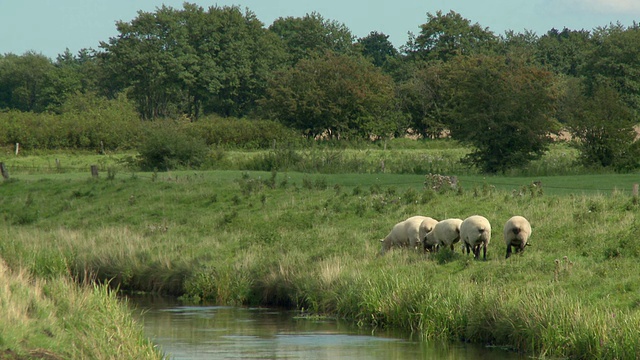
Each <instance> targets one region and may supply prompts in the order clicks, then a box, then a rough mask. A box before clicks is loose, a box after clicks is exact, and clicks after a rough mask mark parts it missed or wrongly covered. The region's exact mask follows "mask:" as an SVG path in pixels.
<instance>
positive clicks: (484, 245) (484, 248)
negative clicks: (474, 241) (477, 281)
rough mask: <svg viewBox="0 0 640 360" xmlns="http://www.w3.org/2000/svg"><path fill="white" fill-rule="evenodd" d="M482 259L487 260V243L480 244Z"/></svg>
mask: <svg viewBox="0 0 640 360" xmlns="http://www.w3.org/2000/svg"><path fill="white" fill-rule="evenodd" d="M479 252H480V251H478V253H479ZM482 260H484V261H487V244H482Z"/></svg>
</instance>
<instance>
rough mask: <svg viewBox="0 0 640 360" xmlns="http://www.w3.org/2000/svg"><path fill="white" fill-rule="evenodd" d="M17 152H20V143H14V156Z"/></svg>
mask: <svg viewBox="0 0 640 360" xmlns="http://www.w3.org/2000/svg"><path fill="white" fill-rule="evenodd" d="M19 152H20V143H16V156H18V153H19Z"/></svg>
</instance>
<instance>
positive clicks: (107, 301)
mask: <svg viewBox="0 0 640 360" xmlns="http://www.w3.org/2000/svg"><path fill="white" fill-rule="evenodd" d="M0 323H1V324H3V326H2V327H0V346H1V348H2V351H0V359H15V360H18V359H49V360H55V359H161V358H162V356H161V354H160V352H159V351H158V350H157V349H156V348H155V347H154V345H153V344H152V343H151V342H150V341H149V340H148V339H146V338H145V336H144V333H143V331H142V327H141V326H140V325H139V324H138V323H136V322H134V320H133V318H132V315H131V313H130V310H129V309H128V307H127V306H126V305H125V304H124V303H122V302H121V301H120V300H119V299H118V298H116V296H115V292H113V291H111V290H109V289H108V287H107V286H104V285H90V284H87V285H86V286H79V285H78V284H75V283H73V282H72V281H71V279H70V278H69V277H65V276H54V277H50V278H46V279H43V278H34V277H33V276H31V275H30V274H29V273H28V272H27V271H24V270H11V269H9V268H8V267H7V266H6V265H5V263H4V261H2V260H1V259H0Z"/></svg>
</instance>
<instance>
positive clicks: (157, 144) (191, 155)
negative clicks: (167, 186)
mask: <svg viewBox="0 0 640 360" xmlns="http://www.w3.org/2000/svg"><path fill="white" fill-rule="evenodd" d="M162 125H163V126H156V127H151V128H150V129H149V130H148V132H147V136H146V137H145V139H143V140H142V142H141V144H140V146H139V147H138V151H139V153H140V154H139V159H138V160H139V165H140V167H141V169H142V170H146V171H150V170H154V169H157V170H160V171H166V170H171V169H176V168H198V167H200V166H201V165H202V164H203V163H204V161H205V160H206V158H207V155H208V153H209V149H208V148H207V145H206V144H205V142H204V141H203V140H202V139H200V138H197V137H191V136H189V135H187V134H186V133H185V132H183V131H181V129H180V126H179V125H176V124H170V123H163V124H162Z"/></svg>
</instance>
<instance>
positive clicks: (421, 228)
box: [380, 216, 437, 254]
mask: <svg viewBox="0 0 640 360" xmlns="http://www.w3.org/2000/svg"><path fill="white" fill-rule="evenodd" d="M434 223H437V221H436V220H434V219H432V218H430V217H427V216H412V217H410V218H408V219H406V220H404V221H401V222H399V223H397V224H395V225H394V226H393V229H391V232H390V233H389V235H387V236H386V237H385V238H384V239H382V240H380V242H382V249H381V251H380V254H384V253H385V252H387V250H389V249H391V248H392V247H409V248H411V249H415V248H416V247H418V246H420V244H421V242H422V239H423V237H422V235H421V234H422V233H425V234H426V232H427V230H428V229H430V228H432V225H430V224H434ZM425 236H426V235H425Z"/></svg>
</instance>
